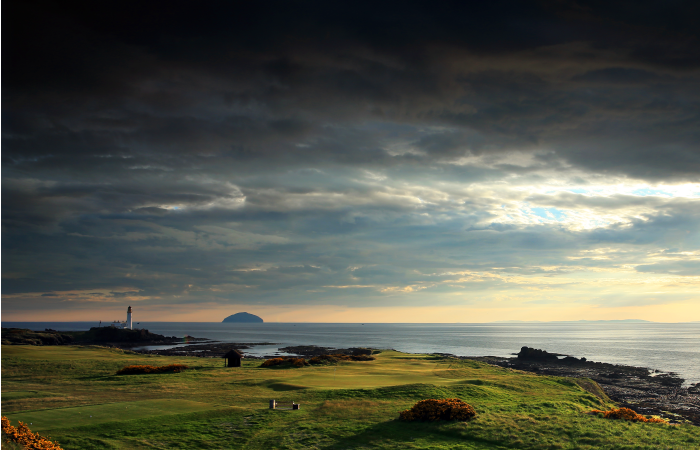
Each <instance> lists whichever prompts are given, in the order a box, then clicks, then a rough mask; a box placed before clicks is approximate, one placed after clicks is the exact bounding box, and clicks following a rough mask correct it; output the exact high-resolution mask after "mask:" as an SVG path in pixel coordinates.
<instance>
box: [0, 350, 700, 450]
mask: <svg viewBox="0 0 700 450" xmlns="http://www.w3.org/2000/svg"><path fill="white" fill-rule="evenodd" d="M172 363H182V364H187V365H189V366H190V367H191V369H190V370H186V371H184V372H182V373H168V374H152V375H129V376H117V375H115V372H116V371H117V370H118V369H120V368H122V367H123V366H125V365H130V364H153V365H164V364H172ZM259 365H260V361H259V360H244V363H243V367H241V368H225V367H223V361H222V360H220V359H215V360H214V359H203V358H186V357H178V358H175V357H160V356H146V355H139V354H134V353H130V352H122V351H119V350H112V349H106V348H99V347H67V346H60V347H32V346H3V347H2V410H3V414H4V415H7V416H8V418H10V419H11V420H12V421H13V424H16V421H17V420H23V421H28V422H32V423H34V425H32V426H31V427H32V428H33V429H34V431H40V432H41V434H42V435H47V436H48V437H50V438H51V439H55V440H58V441H59V443H60V444H61V445H62V447H63V448H65V449H66V450H71V449H92V448H94V449H156V448H157V449H175V448H177V449H219V448H240V449H284V448H290V449H300V448H316V449H346V448H357V449H362V448H364V449H369V448H389V449H405V448H415V449H487V448H504V449H505V448H509V449H512V448H522V449H541V448H549V449H600V448H604V449H605V448H620V449H637V448H639V449H657V448H673V449H689V448H698V447H700V432H699V430H698V428H696V427H693V426H689V425H683V426H675V427H673V426H667V425H661V424H641V423H625V422H619V421H610V420H605V419H601V418H598V417H596V416H592V415H588V414H585V413H586V412H587V411H590V410H591V409H593V408H606V407H611V406H612V403H611V402H610V401H609V399H607V398H606V397H605V396H601V395H600V391H599V390H597V389H595V388H596V385H595V383H593V382H591V381H590V380H585V379H584V380H572V379H566V378H559V377H549V376H538V375H534V374H528V373H523V372H518V371H513V370H508V369H503V368H500V367H494V366H489V365H486V364H482V363H478V362H473V361H458V360H453V359H445V358H439V357H435V356H430V355H406V354H402V353H398V352H393V351H385V352H382V353H381V354H379V355H378V357H377V360H376V361H370V362H348V363H340V364H338V365H329V366H311V367H304V368H298V369H265V368H260V367H259ZM582 386H583V387H582ZM584 388H585V389H584ZM586 389H588V391H587V390H586ZM589 391H591V392H589ZM59 393H60V394H59ZM596 394H597V395H596ZM454 397H456V398H460V399H462V400H464V401H466V402H468V403H470V404H472V405H473V406H474V407H475V409H476V411H477V413H478V415H477V417H476V418H475V419H474V420H472V421H470V422H468V423H459V422H452V423H450V422H442V423H404V422H400V421H398V420H397V418H398V414H399V412H400V411H402V410H403V409H406V408H409V407H410V406H412V405H413V404H415V402H417V401H419V400H422V399H426V398H454ZM601 397H602V398H601ZM270 399H276V400H278V401H292V400H294V401H296V402H298V403H300V404H301V410H299V411H272V410H269V409H268V402H269V400H270ZM115 400H118V402H117V401H115ZM127 407H128V408H127ZM127 411H128V413H127ZM90 415H92V416H93V417H89V416H90Z"/></svg>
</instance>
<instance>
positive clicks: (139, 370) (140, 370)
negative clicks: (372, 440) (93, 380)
mask: <svg viewBox="0 0 700 450" xmlns="http://www.w3.org/2000/svg"><path fill="white" fill-rule="evenodd" d="M187 368H188V367H187V366H186V365H184V364H168V365H167V366H126V367H124V368H121V369H119V370H117V375H140V374H144V373H164V372H175V373H179V372H182V371H183V370H185V369H187Z"/></svg>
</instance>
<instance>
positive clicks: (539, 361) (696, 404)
mask: <svg viewBox="0 0 700 450" xmlns="http://www.w3.org/2000/svg"><path fill="white" fill-rule="evenodd" d="M525 349H527V347H523V349H521V352H520V353H519V354H518V356H516V357H514V358H501V357H495V356H482V357H458V356H454V355H449V356H450V357H455V358H459V359H470V360H475V361H482V362H486V363H489V364H493V365H496V366H500V367H507V368H510V369H515V370H522V371H525V372H532V373H537V374H542V375H556V376H561V377H571V378H589V379H591V380H593V381H595V382H596V383H598V385H599V386H600V387H601V388H602V389H603V391H604V392H605V394H606V395H607V396H608V397H609V398H610V399H611V400H613V401H614V402H616V403H618V404H619V405H620V406H621V407H627V408H631V409H634V410H635V411H637V412H638V413H639V414H644V415H655V416H660V417H663V418H664V419H668V420H669V421H670V422H671V423H692V424H694V425H696V426H700V383H697V384H691V385H690V386H684V385H683V383H684V380H683V379H682V378H680V377H679V376H678V375H677V374H675V373H673V372H670V373H667V372H660V371H652V370H650V369H647V368H645V367H633V366H625V365H619V364H608V363H601V362H594V361H587V360H586V359H585V358H581V359H578V358H573V357H571V356H568V357H564V358H562V359H560V358H558V357H556V356H554V358H552V357H550V356H546V355H552V354H551V353H547V352H544V351H542V350H540V352H543V353H544V354H546V355H545V356H539V357H538V356H537V355H534V356H533V355H532V354H531V352H530V351H531V350H533V349H528V350H525ZM528 353H530V354H529V355H528ZM446 356H447V355H446Z"/></svg>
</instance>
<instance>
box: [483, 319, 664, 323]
mask: <svg viewBox="0 0 700 450" xmlns="http://www.w3.org/2000/svg"><path fill="white" fill-rule="evenodd" d="M581 322H585V323H602V322H606V323H607V322H615V323H620V322H623V323H656V322H652V321H650V320H642V319H618V320H550V321H545V320H496V321H495V322H491V323H581Z"/></svg>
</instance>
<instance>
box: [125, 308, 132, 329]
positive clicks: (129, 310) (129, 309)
mask: <svg viewBox="0 0 700 450" xmlns="http://www.w3.org/2000/svg"><path fill="white" fill-rule="evenodd" d="M125 328H128V329H130V330H133V328H132V327H131V306H129V308H127V310H126V327H125Z"/></svg>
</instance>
